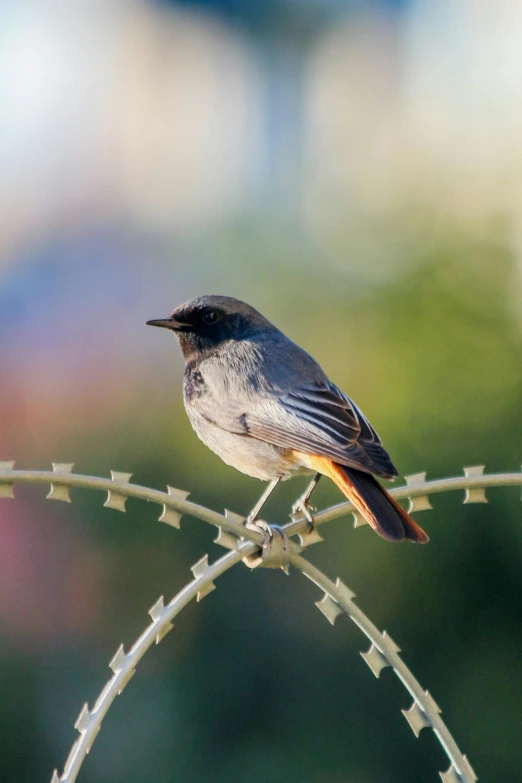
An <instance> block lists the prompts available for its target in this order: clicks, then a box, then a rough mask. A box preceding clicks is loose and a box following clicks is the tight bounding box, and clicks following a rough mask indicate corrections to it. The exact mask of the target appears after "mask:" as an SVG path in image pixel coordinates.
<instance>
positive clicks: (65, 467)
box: [52, 462, 74, 473]
mask: <svg viewBox="0 0 522 783" xmlns="http://www.w3.org/2000/svg"><path fill="white" fill-rule="evenodd" d="M52 465H53V473H72V471H73V468H74V462H53V463H52Z"/></svg>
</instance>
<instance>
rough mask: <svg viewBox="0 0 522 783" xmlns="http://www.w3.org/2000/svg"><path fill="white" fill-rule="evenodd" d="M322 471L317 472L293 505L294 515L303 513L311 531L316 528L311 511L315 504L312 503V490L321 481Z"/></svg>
mask: <svg viewBox="0 0 522 783" xmlns="http://www.w3.org/2000/svg"><path fill="white" fill-rule="evenodd" d="M321 475H322V474H321V473H316V474H315V476H314V477H313V479H312V480H311V482H310V483H309V485H308V486H307V488H306V489H305V491H304V492H303V494H302V495H301V497H299V498H297V500H296V501H295V503H294V505H293V506H292V515H294V514H298V513H299V512H301V514H303V516H304V518H305V519H306V521H307V522H308V527H309V529H310V533H311V532H312V530H313V529H314V518H313V516H312V514H311V513H310V509H313V510H314V511H315V509H314V507H313V506H311V505H310V497H311V495H312V492H313V491H314V489H315V488H316V486H317V485H318V483H319V479H320V478H321Z"/></svg>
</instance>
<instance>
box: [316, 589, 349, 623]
mask: <svg viewBox="0 0 522 783" xmlns="http://www.w3.org/2000/svg"><path fill="white" fill-rule="evenodd" d="M314 603H315V605H316V606H317V608H318V609H319V611H320V612H322V613H323V614H324V616H325V617H326V619H327V620H328V622H329V623H331V624H332V625H333V624H334V623H335V621H336V619H337V617H339V615H340V614H342V613H343V610H342V609H341V607H340V606H339V604H337V603H336V602H335V601H334V599H333V598H332V597H331V596H329V595H328V593H325V594H324V595H323V597H322V598H321V600H320V601H315V602H314Z"/></svg>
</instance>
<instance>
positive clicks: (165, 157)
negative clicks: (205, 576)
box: [0, 0, 522, 783]
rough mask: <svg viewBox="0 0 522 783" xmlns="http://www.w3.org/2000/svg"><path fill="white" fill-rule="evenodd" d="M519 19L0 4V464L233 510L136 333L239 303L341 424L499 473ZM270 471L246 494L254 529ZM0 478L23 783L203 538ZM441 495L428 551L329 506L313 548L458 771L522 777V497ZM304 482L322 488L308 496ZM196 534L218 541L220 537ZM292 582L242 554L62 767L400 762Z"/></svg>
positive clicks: (326, 0)
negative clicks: (294, 351) (81, 752)
mask: <svg viewBox="0 0 522 783" xmlns="http://www.w3.org/2000/svg"><path fill="white" fill-rule="evenodd" d="M521 35H522V11H521V8H520V4H519V3H518V2H515V0H499V2H496V3H493V2H487V0H484V1H483V2H474V3H469V2H466V0H451V2H450V1H449V0H410V2H408V1H407V0H403V2H399V1H398V0H396V1H395V2H393V1H392V0H389V1H388V2H384V0H383V1H382V2H377V0H375V2H364V0H359V1H358V2H355V0H354V1H353V2H343V1H342V0H322V1H321V2H318V0H293V2H290V0H270V1H269V2H268V1H267V2H264V3H248V2H239V0H221V1H219V0H216V2H203V0H201V2H189V1H188V0H187V1H186V2H183V3H182V2H179V3H174V2H171V3H169V2H152V1H150V2H147V1H146V0H103V2H101V1H100V0H75V1H74V2H69V3H60V2H52V1H51V0H46V1H44V0H29V1H28V2H25V3H17V2H14V0H7V2H4V3H2V5H1V7H0V74H1V79H0V106H1V107H2V108H1V114H2V131H1V134H0V167H1V171H2V176H1V177H0V201H1V206H2V208H1V210H0V228H1V232H0V236H1V240H0V330H1V333H2V335H3V338H2V351H1V353H0V377H1V383H0V415H1V425H0V459H2V460H9V459H15V460H16V462H17V466H18V467H31V468H45V469H48V468H49V467H50V463H51V461H56V462H67V461H74V462H75V463H76V469H77V470H78V471H79V472H83V473H94V474H99V475H108V474H109V469H111V468H112V469H115V470H120V471H129V472H132V473H133V474H134V480H135V481H137V482H139V483H149V484H151V485H153V486H157V487H160V488H163V487H164V486H165V485H166V484H167V483H169V484H171V485H173V486H177V487H181V488H183V489H186V490H190V491H191V497H193V498H194V500H196V501H198V502H201V503H205V504H208V505H210V506H211V507H213V508H216V509H219V510H221V509H222V508H223V507H225V506H226V507H228V508H231V509H234V510H235V511H237V512H239V513H243V514H244V513H246V512H247V511H248V509H249V507H250V506H251V505H252V503H253V502H254V500H255V498H256V497H257V496H258V495H259V494H260V491H261V489H262V486H261V484H260V483H259V482H256V481H255V480H253V479H249V478H247V477H244V476H241V475H240V474H237V473H236V472H234V471H233V470H232V469H230V468H227V467H226V466H224V465H223V464H222V463H221V462H220V461H219V460H218V459H217V458H216V457H214V456H213V455H212V454H211V453H210V452H208V451H207V450H206V449H205V448H204V446H203V445H202V444H200V443H199V441H198V440H197V438H196V437H195V435H194V434H193V433H192V432H191V430H190V427H189V424H188V422H187V420H186V417H185V414H184V411H183V407H182V401H181V375H182V361H181V358H180V355H179V352H178V350H177V349H176V347H175V342H174V340H173V339H172V338H171V336H170V335H167V334H163V333H158V332H157V331H155V330H152V329H146V328H145V327H144V321H145V320H147V319H150V318H156V317H162V316H165V315H166V314H167V313H169V312H170V311H171V310H172V309H173V307H174V306H175V305H176V304H179V303H180V302H181V301H183V300H185V299H187V298H189V297H191V296H195V295H198V294H201V293H222V294H228V295H232V296H237V297H239V298H242V299H245V300H247V301H249V302H251V303H252V304H253V305H254V306H256V307H257V308H258V309H260V310H261V311H262V312H263V313H265V314H266V315H267V316H268V317H269V318H270V319H271V320H273V321H275V322H276V323H277V325H278V326H280V327H281V328H282V329H284V330H285V331H286V332H287V333H288V334H289V336H290V337H292V338H294V339H295V340H296V341H298V342H299V343H300V344H301V345H303V347H305V348H306V349H307V350H309V351H310V352H311V353H312V354H313V355H314V356H315V357H316V358H317V359H318V360H319V361H320V363H321V364H322V365H323V367H324V369H325V370H326V371H327V372H328V374H329V375H330V376H331V377H332V379H333V380H334V381H335V382H336V383H338V384H339V385H340V386H341V387H342V388H343V389H345V390H346V391H347V392H348V393H349V394H350V395H351V396H352V397H353V398H354V399H355V400H356V401H357V403H358V404H359V405H361V407H362V408H363V410H364V411H365V413H366V414H367V415H368V416H369V418H370V419H371V421H372V423H373V424H374V425H375V427H376V428H377V430H378V431H379V433H380V434H381V436H382V437H383V439H384V442H385V444H386V446H387V447H388V448H389V450H390V452H391V454H392V457H393V459H394V462H395V463H396V464H397V465H398V467H399V469H400V470H401V472H402V473H403V474H404V473H412V472H418V471H421V470H427V471H428V476H430V477H436V476H444V475H451V474H459V473H461V470H462V466H463V465H473V464H482V463H485V464H486V466H487V469H488V470H489V471H498V470H501V471H508V470H509V471H513V470H519V469H520V463H521V459H522V449H521V447H520V431H521V425H522V412H521V411H522V406H521V402H520V401H521V397H522V361H521V359H522V351H521V349H522V341H521V329H522V157H521V153H520V138H521V132H522V47H520V38H521ZM300 491H301V485H300V483H299V481H296V482H291V483H290V484H287V485H285V486H284V487H282V488H281V489H280V490H279V493H278V494H277V497H275V498H274V500H273V501H271V504H270V506H269V511H270V518H271V520H272V521H279V522H283V521H284V520H285V516H286V514H287V512H288V507H289V504H290V503H291V501H292V500H293V499H295V497H296V496H297V494H298V492H300ZM16 496H17V500H16V501H12V500H1V501H0V537H1V544H0V634H1V643H0V659H1V666H0V683H1V685H0V688H1V690H0V694H1V699H0V731H1V736H2V756H1V759H0V778H1V779H5V780H7V779H13V780H15V779H16V780H23V781H33V780H46V779H48V778H49V779H50V775H51V771H52V769H53V767H55V766H56V767H59V768H60V769H61V767H62V764H63V760H64V759H65V757H66V755H67V753H68V749H69V747H70V745H71V744H72V741H73V739H74V737H75V732H74V731H73V728H72V727H73V723H74V721H75V720H76V717H77V715H78V713H79V711H80V708H81V706H82V704H83V703H84V701H86V700H88V701H89V703H90V704H91V705H92V703H93V701H94V699H95V698H96V695H97V693H98V692H99V690H100V689H101V687H102V685H103V683H104V682H105V680H106V679H107V677H108V675H109V670H108V668H107V662H108V661H109V660H110V658H111V657H112V655H113V653H114V652H115V650H116V648H117V647H118V645H119V644H120V643H121V642H124V643H125V646H126V648H128V646H129V645H130V644H131V643H132V641H133V640H134V639H135V638H136V636H137V635H138V634H139V633H140V631H141V630H142V628H143V627H144V626H145V624H146V622H147V620H148V616H147V614H146V611H147V609H148V608H149V607H150V606H151V605H152V604H153V603H154V601H155V600H156V599H157V598H158V596H159V595H165V598H166V600H168V599H170V598H171V597H172V595H173V594H174V593H175V592H176V591H177V590H178V589H179V588H180V587H181V586H182V585H183V584H184V583H185V582H186V581H188V578H189V577H190V576H191V575H190V572H189V566H190V565H191V564H192V563H193V562H195V561H196V560H197V559H198V558H199V557H200V556H201V555H202V554H203V553H204V552H205V551H208V552H209V553H210V556H211V559H215V558H216V557H217V556H218V555H219V554H220V550H219V549H218V548H217V547H216V546H215V545H213V544H212V543H211V539H212V537H213V533H212V531H211V530H209V529H207V527H206V526H204V525H203V524H202V523H199V522H197V521H196V520H193V519H189V518H185V519H184V520H183V523H182V531H181V532H177V531H175V530H173V529H172V528H169V527H167V526H164V525H160V524H157V523H156V522H155V519H156V518H157V509H154V508H152V507H148V506H144V505H143V504H140V503H138V502H132V501H130V502H129V503H128V513H127V514H126V515H125V516H123V515H122V514H119V513H118V512H116V511H111V510H108V509H103V510H102V508H101V502H102V498H101V496H96V495H89V494H86V493H82V492H80V491H77V492H73V500H74V502H73V504H72V505H71V506H65V505H63V506H62V505H61V504H54V505H53V504H51V503H46V502H44V500H43V493H42V491H41V489H38V488H28V487H27V488H23V487H20V488H18V489H17V491H16ZM489 497H490V504H489V505H487V506H478V505H471V506H464V507H463V506H461V505H460V501H461V498H460V496H457V495H455V494H452V495H447V496H437V497H435V498H434V499H433V505H434V510H433V511H429V512H425V513H423V514H419V515H418V520H419V522H420V523H421V524H422V525H423V526H425V527H426V528H427V530H428V532H429V534H430V536H431V539H432V540H431V543H430V544H429V546H428V547H424V548H416V547H406V546H404V547H402V546H400V547H394V546H392V545H387V544H386V543H385V542H383V541H382V540H380V539H378V538H377V537H376V536H375V535H373V534H372V532H371V531H370V530H369V529H368V528H363V529H361V530H355V531H354V530H353V527H352V520H351V517H348V518H343V519H340V520H337V521H336V522H334V523H331V524H329V525H328V526H327V529H326V530H325V534H324V535H325V538H326V541H325V543H324V544H321V546H320V547H317V548H315V551H311V552H310V558H311V559H312V560H314V562H316V563H317V564H318V565H319V566H320V567H322V568H324V569H325V570H326V572H327V573H328V574H329V575H330V576H332V577H334V576H337V575H338V576H340V577H341V578H342V579H343V581H345V582H346V584H348V585H349V586H350V587H351V588H352V589H354V590H355V592H356V593H357V595H358V601H359V604H360V605H361V607H362V608H363V609H364V610H365V611H366V612H367V613H368V614H369V615H370V616H371V617H372V619H373V620H374V621H375V622H376V623H377V625H378V626H379V627H381V628H386V629H387V630H388V631H389V632H390V634H391V635H392V637H393V639H394V640H395V641H396V642H397V643H398V644H399V645H400V646H401V648H402V649H403V650H404V651H405V652H404V658H405V660H406V661H407V663H408V664H409V665H410V666H411V668H412V669H413V671H414V672H415V673H416V674H417V676H418V677H419V679H420V681H421V683H422V684H423V686H424V687H426V688H429V690H430V692H431V693H432V694H433V696H434V698H435V699H436V701H437V702H438V703H439V704H440V705H441V706H442V707H443V709H444V716H445V718H446V720H447V723H448V725H449V728H450V729H451V730H452V731H453V732H454V734H455V737H456V738H457V741H458V742H459V743H460V745H461V747H462V749H463V750H464V752H465V753H467V754H468V756H469V758H470V761H471V762H472V764H473V766H474V767H475V769H476V771H477V773H478V774H479V776H480V778H481V779H482V780H505V781H508V780H516V779H517V777H518V769H519V766H520V737H519V735H520V729H519V727H520V722H521V719H522V704H521V700H520V695H519V693H518V688H517V683H518V682H519V681H520V672H521V668H520V647H521V644H522V626H521V616H520V599H521V592H522V576H521V574H522V571H521V569H520V562H521V558H522V532H521V526H520V493H519V492H518V490H497V491H491V492H490V493H489ZM339 499H340V498H339V495H338V493H337V491H336V490H335V488H333V487H329V486H327V485H326V483H325V485H321V486H320V488H319V490H318V494H317V500H318V505H320V506H321V507H322V506H324V505H326V504H329V503H333V502H337V501H338V500H339ZM221 551H222V550H221ZM305 581H306V580H303V579H302V578H300V577H299V576H297V575H291V576H290V578H287V577H285V576H284V575H283V574H282V573H279V572H277V573H272V572H269V571H267V572H264V571H257V572H254V573H250V572H249V571H248V570H247V569H246V568H243V567H242V566H239V567H237V569H236V570H235V571H233V572H232V573H230V574H228V575H227V576H225V577H223V579H222V580H221V582H220V583H218V589H217V590H216V591H215V592H214V593H212V595H210V596H209V597H208V598H205V600H204V602H203V603H202V604H201V605H198V606H194V607H192V606H191V607H189V608H188V609H187V610H185V611H184V612H183V614H182V615H181V616H180V617H179V619H178V621H177V623H176V627H175V629H174V631H173V632H172V633H171V634H170V635H169V636H167V637H166V639H165V641H164V642H163V643H162V644H161V645H160V646H159V647H158V648H157V649H154V650H153V651H151V653H150V654H149V655H148V656H147V657H146V658H145V660H144V661H143V663H142V665H141V666H140V668H139V670H138V672H137V674H136V676H135V677H134V678H133V680H132V681H131V683H130V684H129V686H128V688H127V689H126V691H125V693H124V694H123V695H122V697H121V698H120V699H118V700H117V702H116V704H115V706H114V708H113V709H112V710H111V712H110V713H109V716H108V717H107V719H106V720H105V722H104V724H103V728H102V732H101V733H100V735H99V737H98V739H97V741H96V743H95V745H94V747H93V750H92V752H91V754H90V755H89V757H88V759H87V761H86V764H85V767H84V769H83V770H82V773H81V775H80V778H79V779H80V780H81V781H85V783H98V782H99V781H109V780H110V781H111V782H112V783H117V781H125V783H142V781H145V780H147V781H150V780H153V781H156V782H157V783H163V782H164V781H165V782H166V781H169V783H172V781H181V780H183V781H199V780H202V779H209V778H210V779H212V780H214V781H216V782H217V783H219V782H220V781H223V783H224V782H225V781H226V782H227V783H233V782H235V781H240V780H244V779H245V777H248V778H249V780H251V781H252V783H279V782H280V781H283V780H284V781H287V782H290V781H298V780H299V781H300V780H302V779H303V777H306V779H307V780H309V781H311V783H323V782H324V783H326V781H328V783H370V782H371V781H375V780H386V781H387V783H418V782H419V781H420V780H422V781H429V780H435V779H437V775H436V771H437V770H438V769H445V768H446V767H447V762H446V759H445V758H444V757H443V754H442V752H441V751H440V748H438V746H437V745H436V743H435V740H434V737H433V736H432V735H431V736H430V734H429V733H428V732H424V733H423V734H422V735H421V737H420V739H419V740H415V739H414V737H413V734H412V733H411V731H410V729H409V728H408V726H407V725H406V723H405V721H404V720H403V718H402V717H401V716H400V713H399V708H400V707H408V706H409V700H408V699H407V698H406V695H405V694H404V692H403V691H401V689H400V686H399V684H398V683H397V681H396V680H395V678H394V676H393V674H392V673H391V672H390V671H386V672H384V673H383V675H382V678H381V680H382V681H377V680H374V679H373V677H372V675H371V673H370V672H369V670H368V669H367V667H366V666H365V665H364V663H363V662H362V661H361V659H360V658H359V655H358V651H359V650H361V649H366V647H367V644H366V643H365V641H364V639H363V638H362V637H361V635H360V634H359V633H358V632H357V631H356V629H355V628H354V627H351V626H350V625H349V624H348V622H347V621H342V620H340V621H338V622H337V623H336V626H335V628H333V629H332V628H330V627H329V626H328V624H327V623H326V622H325V620H324V618H323V617H322V616H321V615H320V613H319V612H317V611H316V610H315V609H314V607H313V603H312V602H313V601H314V600H317V599H318V598H319V597H320V595H318V594H317V590H316V589H315V588H314V587H313V585H311V584H309V583H308V582H306V583H305Z"/></svg>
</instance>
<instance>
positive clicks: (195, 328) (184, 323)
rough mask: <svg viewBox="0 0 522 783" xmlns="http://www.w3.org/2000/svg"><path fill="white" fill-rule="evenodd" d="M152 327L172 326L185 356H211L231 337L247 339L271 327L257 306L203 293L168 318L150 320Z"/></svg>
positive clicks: (189, 357) (177, 308)
mask: <svg viewBox="0 0 522 783" xmlns="http://www.w3.org/2000/svg"><path fill="white" fill-rule="evenodd" d="M147 324H148V325H149V326H161V327H163V328H164V329H171V330H172V331H173V332H174V333H175V334H176V337H177V338H178V340H179V344H180V346H181V350H182V351H183V355H184V356H185V359H192V358H196V357H197V356H204V355H208V354H209V353H211V352H213V351H214V350H216V349H217V348H218V347H219V346H220V345H222V344H223V343H226V342H228V341H230V340H244V339H247V338H248V337H249V336H251V335H252V334H253V333H254V332H255V331H256V330H260V329H266V328H267V327H270V326H271V324H270V322H269V321H267V320H266V318H264V317H263V316H262V315H261V313H258V312H257V310H254V308H253V307H250V305H247V304H246V303H245V302H241V301H240V300H239V299H233V298H232V297H230V296H215V295H211V296H200V297H198V298H197V299H191V300H190V301H189V302H185V303H184V304H182V305H180V306H179V307H176V309H175V310H174V312H173V313H172V315H170V316H169V317H168V318H160V319H158V320H155V321H147Z"/></svg>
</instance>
